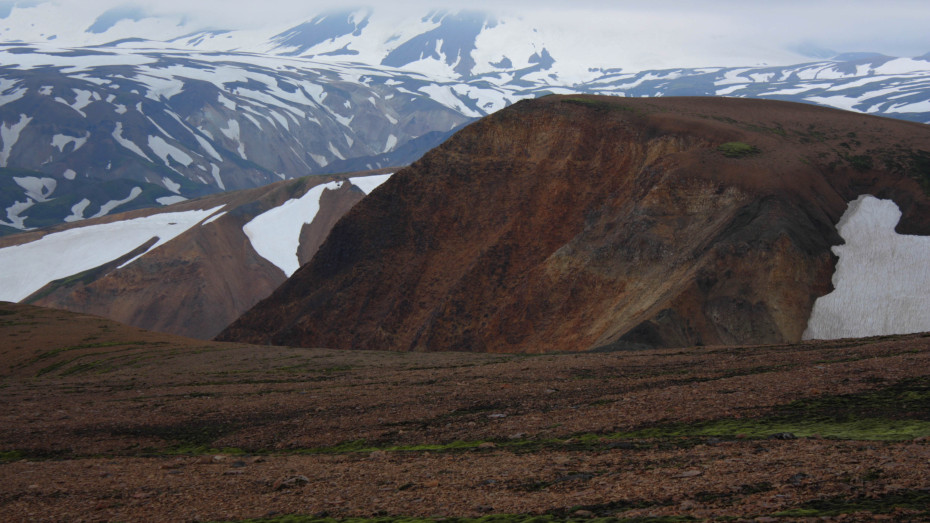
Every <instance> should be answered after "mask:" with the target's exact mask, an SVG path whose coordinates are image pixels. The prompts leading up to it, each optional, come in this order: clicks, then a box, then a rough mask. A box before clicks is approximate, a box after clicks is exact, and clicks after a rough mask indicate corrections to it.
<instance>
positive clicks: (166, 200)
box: [155, 196, 187, 205]
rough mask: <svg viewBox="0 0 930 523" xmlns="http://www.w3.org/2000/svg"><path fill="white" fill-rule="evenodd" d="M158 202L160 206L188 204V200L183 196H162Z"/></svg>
mask: <svg viewBox="0 0 930 523" xmlns="http://www.w3.org/2000/svg"><path fill="white" fill-rule="evenodd" d="M155 201H156V202H158V204H159V205H174V204H176V203H181V202H186V201H187V198H185V197H183V196H162V197H161V198H156V199H155Z"/></svg>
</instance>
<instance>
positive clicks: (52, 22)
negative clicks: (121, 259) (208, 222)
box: [0, 1, 930, 234]
mask: <svg viewBox="0 0 930 523" xmlns="http://www.w3.org/2000/svg"><path fill="white" fill-rule="evenodd" d="M149 11H151V10H150V9H141V8H133V9H115V10H112V11H107V12H94V10H93V9H92V8H90V7H88V6H84V5H83V4H78V3H75V2H57V3H56V2H50V1H44V2H28V3H23V2H19V3H16V4H15V6H14V5H8V6H6V8H4V7H3V6H0V21H2V23H0V234H9V233H14V232H16V231H22V230H30V229H36V228H40V227H46V226H49V225H56V224H60V223H63V222H66V221H76V220H80V219H82V218H87V217H100V216H106V215H107V214H110V213H113V212H120V211H129V210H133V209H140V208H148V207H153V206H159V205H165V204H170V203H176V202H178V201H181V200H182V199H185V198H195V197H199V196H204V195H206V194H212V193H216V192H220V191H224V190H237V189H246V188H252V187H258V186H261V185H265V184H267V183H271V182H273V181H278V180H281V179H287V178H296V177H301V176H305V175H308V174H329V173H337V172H348V171H357V170H367V169H377V168H384V167H392V166H400V165H407V164H409V163H410V162H411V161H413V160H415V159H416V158H418V157H419V156H420V155H422V154H423V153H424V152H426V151H427V150H429V149H431V148H432V147H434V146H435V145H438V144H439V143H441V142H442V141H443V140H444V139H445V138H446V137H448V136H449V135H450V134H451V132H452V130H454V129H456V128H458V127H460V126H461V125H463V124H465V123H467V122H470V121H473V120H474V119H475V118H479V117H482V116H485V115H487V114H490V113H493V112H494V111H497V110H500V109H502V108H504V107H506V106H508V105H510V104H512V103H514V102H516V101H517V100H521V99H526V98H535V97H538V96H541V95H544V94H547V93H562V94H568V93H593V94H611V95H619V96H627V97H642V96H648V97H658V96H671V95H675V96H682V95H692V96H693V95H699V96H707V95H715V96H724V95H725V96H731V97H755V98H772V99H783V100H791V101H803V102H807V103H814V104H821V105H828V106H833V107H838V108H844V109H851V110H856V111H860V112H866V113H870V114H879V115H887V116H892V117H896V118H902V119H909V120H914V121H921V122H930V88H928V86H930V81H928V79H930V56H928V55H924V56H918V57H911V58H907V57H892V56H884V55H881V54H875V53H852V54H840V55H836V56H833V57H828V56H829V55H828V56H818V57H816V58H814V57H811V56H804V55H801V54H798V53H786V54H780V55H779V57H780V58H779V61H778V64H773V65H760V64H759V63H758V61H756V60H752V59H750V57H749V56H748V55H745V56H744V55H740V54H738V53H739V52H741V51H740V50H736V49H730V50H728V52H727V53H726V56H727V57H728V59H727V63H722V64H721V63H716V62H714V63H698V64H694V63H693V62H694V60H691V61H690V62H689V63H690V64H691V65H688V66H687V67H683V66H680V67H673V65H674V64H671V63H661V64H650V65H649V66H648V69H644V68H643V67H641V66H640V67H631V66H630V64H628V63H625V62H624V60H629V59H631V58H630V56H629V53H627V54H622V53H621V51H622V49H618V48H617V47H614V46H610V45H601V46H591V45H590V44H589V43H587V42H586V41H585V42H583V41H584V40H585V39H579V38H576V37H573V36H572V35H568V34H565V32H564V31H554V30H553V28H552V27H547V26H545V23H544V22H545V21H544V20H541V19H535V18H533V16H531V14H527V16H529V17H528V18H526V17H523V18H521V17H513V16H494V15H490V14H488V13H480V12H473V11H435V12H428V13H426V12H424V13H423V15H422V16H410V15H409V14H405V13H406V12H401V11H400V10H392V9H381V8H378V9H343V10H339V11H333V12H327V13H321V14H318V15H315V16H309V17H308V18H307V19H306V20H288V21H286V22H285V25H284V26H282V27H277V28H272V27H268V28H264V29H261V30H256V31H243V30H238V31H231V30H225V29H222V28H215V27H214V28H211V29H209V30H204V28H200V27H195V26H193V25H190V23H189V22H188V21H187V20H185V19H183V18H181V19H170V17H169V18H166V17H165V16H156V15H154V14H152V13H150V12H149ZM572 23H577V24H579V26H581V27H583V26H584V25H585V21H584V20H581V21H574V22H572ZM538 24H543V25H539V26H538ZM618 53H621V54H618ZM740 60H743V61H740ZM812 60H814V61H812ZM743 64H745V66H742V65H743ZM704 66H707V67H704ZM75 206H78V209H79V210H80V212H72V209H73V208H75Z"/></svg>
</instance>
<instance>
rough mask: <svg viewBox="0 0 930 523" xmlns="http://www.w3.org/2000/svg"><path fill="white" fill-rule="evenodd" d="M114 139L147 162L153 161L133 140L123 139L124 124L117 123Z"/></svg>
mask: <svg viewBox="0 0 930 523" xmlns="http://www.w3.org/2000/svg"><path fill="white" fill-rule="evenodd" d="M113 138H114V139H115V140H116V141H117V142H119V144H120V145H122V146H123V147H125V148H127V149H129V150H130V151H132V152H134V153H136V154H138V155H139V156H141V157H143V158H145V159H146V160H148V161H150V162H151V161H152V159H151V158H149V157H148V156H146V154H145V153H144V152H142V149H140V148H139V146H138V145H136V144H135V143H133V142H132V141H131V140H129V139H127V138H125V137H123V122H116V129H114V130H113Z"/></svg>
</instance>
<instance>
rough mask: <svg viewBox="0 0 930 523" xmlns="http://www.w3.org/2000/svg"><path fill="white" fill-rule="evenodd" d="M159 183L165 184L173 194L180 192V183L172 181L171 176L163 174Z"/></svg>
mask: <svg viewBox="0 0 930 523" xmlns="http://www.w3.org/2000/svg"><path fill="white" fill-rule="evenodd" d="M161 183H162V185H164V186H165V189H168V190H169V191H171V192H173V193H174V194H181V184H179V183H177V182H175V181H172V180H171V178H168V177H167V176H165V177H164V178H162V179H161Z"/></svg>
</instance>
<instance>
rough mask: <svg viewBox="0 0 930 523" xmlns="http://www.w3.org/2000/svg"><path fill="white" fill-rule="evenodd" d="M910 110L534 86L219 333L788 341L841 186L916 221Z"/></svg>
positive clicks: (408, 340) (811, 296)
mask: <svg viewBox="0 0 930 523" xmlns="http://www.w3.org/2000/svg"><path fill="white" fill-rule="evenodd" d="M927 151H930V128H928V127H927V126H925V125H922V124H912V123H908V122H900V121H892V120H887V119H882V118H877V117H870V116H863V115H859V114H854V113H848V112H843V111H838V110H832V109H824V108H818V107H813V106H808V105H801V104H793V103H786V102H775V101H759V100H742V99H719V98H718V99H714V98H677V99H676V98H669V99H651V100H644V99H621V98H606V97H587V96H584V97H581V96H572V97H557V96H550V97H546V98H543V99H540V100H536V101H532V102H521V103H518V104H516V105H514V106H512V107H510V108H508V109H505V110H503V111H500V112H499V113H496V114H494V115H492V116H490V117H487V118H485V119H483V120H481V121H479V122H478V123H475V124H473V125H471V126H469V127H467V128H466V129H464V130H463V131H461V132H459V133H458V134H456V135H455V136H454V137H453V138H452V139H451V140H449V141H448V142H446V143H445V144H443V145H442V146H441V147H439V148H437V149H435V150H433V151H432V152H430V153H429V154H427V155H426V156H425V157H424V158H423V159H421V160H420V161H418V162H416V163H415V164H413V165H412V166H411V167H409V168H407V169H404V170H402V171H401V172H400V173H398V174H397V175H395V176H394V177H393V178H392V179H391V180H390V181H389V182H388V183H387V184H385V185H384V186H383V187H382V188H381V190H379V191H378V192H377V193H376V194H374V195H373V196H372V197H370V198H368V199H366V200H365V201H364V202H362V203H361V204H359V205H358V206H356V207H355V208H353V209H352V211H350V212H349V213H348V214H347V215H346V216H345V217H344V218H343V219H342V220H341V221H340V222H339V223H338V224H336V226H335V227H334V229H333V231H332V233H331V234H330V236H329V238H328V239H327V241H326V242H325V243H324V244H323V245H322V247H321V248H320V251H319V252H318V253H317V255H316V257H315V258H314V259H313V260H312V262H311V263H309V264H307V265H306V266H304V267H303V268H302V269H301V270H300V271H298V272H297V273H296V274H295V275H294V276H293V277H292V278H291V279H290V280H289V281H288V282H287V283H286V284H284V285H282V286H281V287H280V288H279V289H278V290H277V291H275V292H274V294H272V295H271V296H270V297H269V298H268V299H266V300H264V301H262V302H261V303H259V304H258V305H257V306H256V307H255V308H253V309H252V310H251V311H249V312H248V313H247V314H245V315H244V316H243V317H242V318H240V319H239V320H238V321H236V322H235V323H234V324H232V325H231V326H230V327H229V328H228V329H226V330H225V331H224V332H223V333H222V334H221V335H220V339H223V340H243V341H252V342H261V343H275V344H288V345H302V346H326V347H333V348H343V349H390V350H413V351H435V350H462V351H488V352H504V351H513V352H527V353H538V352H549V351H581V350H591V349H601V350H620V349H626V348H636V347H643V346H659V347H671V346H683V345H699V344H708V345H709V344H737V343H738V344H754V343H776V342H791V341H797V340H799V339H800V338H801V336H802V334H803V332H804V329H805V327H806V324H807V320H808V318H809V317H810V314H811V308H812V305H813V303H814V301H815V300H816V299H817V297H819V296H822V295H824V294H826V293H828V292H829V291H830V290H831V289H832V286H831V281H830V279H831V275H832V274H833V270H834V264H835V260H836V258H835V256H834V255H833V254H832V253H831V251H830V247H831V246H832V245H835V244H838V243H840V242H841V238H840V237H839V235H838V234H837V232H836V227H835V224H836V223H837V221H838V220H839V218H840V216H841V215H842V214H843V212H844V211H845V209H846V205H847V203H848V202H849V201H852V200H854V199H856V198H857V197H858V196H859V195H860V194H864V193H868V194H873V195H876V196H878V197H882V198H889V199H893V200H894V201H895V202H896V203H897V205H898V206H899V207H900V208H901V210H902V212H903V218H902V221H901V224H900V225H899V226H898V231H899V232H901V233H911V234H914V233H919V234H927V233H930V212H928V205H930V200H928V197H927V194H926V193H925V192H924V190H923V189H922V188H921V185H922V184H923V186H924V187H926V186H928V179H930V178H928V177H930V169H928V165H930V163H928V162H927V161H926V160H927V158H930V153H928V152H927Z"/></svg>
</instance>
